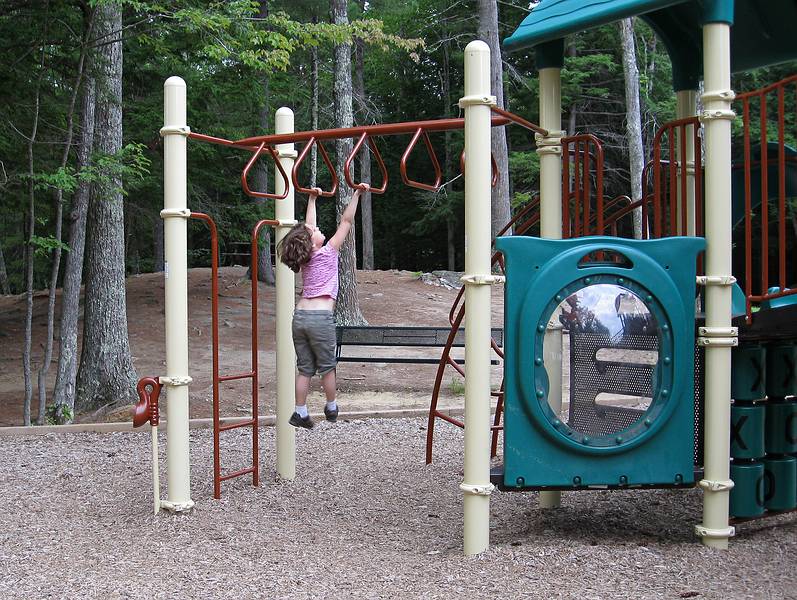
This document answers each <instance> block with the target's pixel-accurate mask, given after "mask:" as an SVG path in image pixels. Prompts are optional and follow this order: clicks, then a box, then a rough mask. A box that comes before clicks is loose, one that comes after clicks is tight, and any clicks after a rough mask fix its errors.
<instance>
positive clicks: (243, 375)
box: [219, 371, 255, 381]
mask: <svg viewBox="0 0 797 600" xmlns="http://www.w3.org/2000/svg"><path fill="white" fill-rule="evenodd" d="M254 376H255V373H254V371H250V372H249V373H239V374H237V375H220V376H219V381H235V380H236V379H250V378H252V377H254Z"/></svg>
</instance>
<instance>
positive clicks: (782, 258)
mask: <svg viewBox="0 0 797 600" xmlns="http://www.w3.org/2000/svg"><path fill="white" fill-rule="evenodd" d="M784 92H785V89H784V87H783V86H779V87H778V251H779V256H778V261H779V265H778V266H779V269H778V271H779V272H778V275H779V277H778V283H779V284H780V289H781V290H783V289H784V288H785V287H786V139H785V113H786V108H785V98H784Z"/></svg>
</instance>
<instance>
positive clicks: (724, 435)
mask: <svg viewBox="0 0 797 600" xmlns="http://www.w3.org/2000/svg"><path fill="white" fill-rule="evenodd" d="M703 48H704V59H703V60H704V65H703V72H704V74H705V89H706V91H705V93H704V94H703V97H702V98H703V106H704V109H703V111H702V113H701V120H702V121H703V123H704V124H705V135H706V218H705V220H704V221H705V224H706V261H705V262H706V276H705V278H703V280H702V282H703V283H704V284H705V285H706V326H705V327H701V328H699V332H698V336H699V337H698V343H699V344H700V345H702V346H704V347H705V349H706V360H705V365H706V377H705V380H706V389H705V402H706V410H705V415H706V416H705V460H704V464H705V472H704V478H703V480H702V481H700V487H702V488H703V490H704V497H703V523H702V524H701V525H697V526H696V527H695V530H696V533H697V534H698V535H699V536H700V537H701V539H702V541H703V543H704V544H705V545H706V546H711V547H714V548H723V549H724V548H727V547H728V538H729V537H730V536H732V535H733V534H734V528H733V527H729V526H728V501H729V492H730V489H731V488H732V487H733V482H732V481H731V480H730V465H729V462H730V421H731V419H730V411H731V404H730V398H731V383H730V374H731V347H732V346H735V345H737V342H738V337H737V331H736V328H734V327H731V287H730V286H731V284H732V283H733V281H734V278H733V277H732V275H731V122H732V120H733V118H734V116H735V115H734V113H733V111H732V110H731V101H732V100H733V98H734V93H733V91H732V90H731V87H730V86H731V74H730V56H731V53H730V26H729V25H728V24H727V23H709V24H706V25H704V26H703Z"/></svg>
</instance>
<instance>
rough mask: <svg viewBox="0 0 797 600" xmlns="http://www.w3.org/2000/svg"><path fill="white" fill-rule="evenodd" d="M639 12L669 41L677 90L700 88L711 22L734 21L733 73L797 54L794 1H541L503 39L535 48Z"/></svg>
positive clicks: (506, 44) (511, 48)
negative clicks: (706, 29)
mask: <svg viewBox="0 0 797 600" xmlns="http://www.w3.org/2000/svg"><path fill="white" fill-rule="evenodd" d="M731 11H732V12H731ZM636 15H639V16H641V17H642V18H643V19H644V20H645V21H646V22H647V23H648V24H649V25H650V26H651V27H652V28H653V30H654V31H655V32H656V34H657V35H658V36H659V37H660V38H661V39H662V41H663V42H664V45H665V46H666V48H667V52H668V53H669V55H670V62H671V63H672V67H673V88H674V89H676V90H688V89H697V84H698V81H699V80H700V79H701V74H702V67H703V35H702V26H703V23H706V22H716V21H722V22H729V21H732V22H733V27H732V28H731V69H732V70H733V72H740V71H747V70H750V69H754V68H756V67H763V66H767V65H772V64H777V63H781V62H786V61H789V60H794V59H796V58H797V44H795V43H794V24H795V23H797V2H795V1H794V0H767V1H766V2H762V1H761V0H711V1H710V2H709V1H706V0H691V1H686V0H542V2H540V3H539V4H537V5H536V6H535V7H534V8H533V9H532V10H531V12H530V13H529V15H528V16H527V17H526V18H525V19H524V20H523V22H522V23H521V24H520V25H519V26H518V28H517V30H515V32H514V33H513V34H512V35H511V36H509V37H508V38H506V39H505V40H504V48H505V49H506V50H508V51H514V50H519V49H522V48H529V47H534V46H537V45H539V44H541V43H544V42H549V41H552V40H555V39H558V38H563V37H565V36H567V35H570V34H572V33H577V32H579V31H584V30H587V29H592V28H593V27H598V26H600V25H605V24H607V23H612V22H615V21H618V20H620V19H624V18H626V17H630V16H636Z"/></svg>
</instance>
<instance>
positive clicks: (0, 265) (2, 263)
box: [0, 244, 11, 296]
mask: <svg viewBox="0 0 797 600" xmlns="http://www.w3.org/2000/svg"><path fill="white" fill-rule="evenodd" d="M10 293H11V287H10V286H9V285H8V272H7V271H6V259H5V256H3V245H2V244H0V294H3V295H5V296H7V295H8V294H10Z"/></svg>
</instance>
